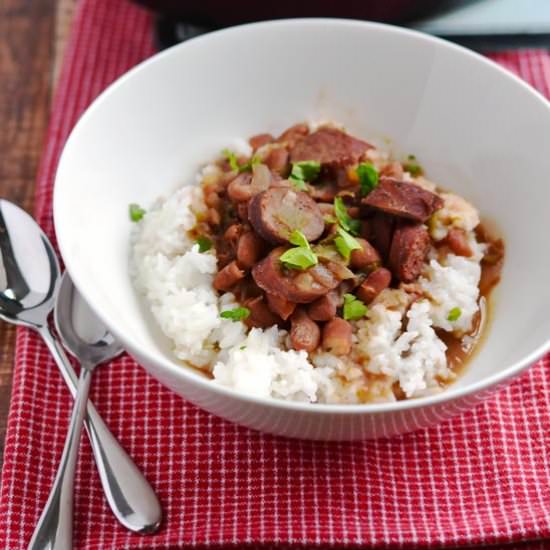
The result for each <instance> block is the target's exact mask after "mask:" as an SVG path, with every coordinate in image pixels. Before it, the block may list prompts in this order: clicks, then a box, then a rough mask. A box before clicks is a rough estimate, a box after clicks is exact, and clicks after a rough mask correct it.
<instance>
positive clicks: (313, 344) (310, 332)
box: [290, 308, 321, 352]
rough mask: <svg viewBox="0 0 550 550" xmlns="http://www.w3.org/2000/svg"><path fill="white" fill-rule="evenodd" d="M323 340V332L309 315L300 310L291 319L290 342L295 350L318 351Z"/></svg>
mask: <svg viewBox="0 0 550 550" xmlns="http://www.w3.org/2000/svg"><path fill="white" fill-rule="evenodd" d="M320 340H321V331H320V329H319V326H318V325H317V323H316V322H315V321H312V320H311V319H310V318H309V316H308V315H307V313H306V312H305V311H304V310H303V309H302V308H298V309H297V310H296V311H295V312H294V313H293V315H292V317H291V318H290V341H291V342H292V347H293V348H294V349H295V350H302V349H303V350H305V351H307V352H310V351H314V350H316V349H317V346H318V345H319V342H320Z"/></svg>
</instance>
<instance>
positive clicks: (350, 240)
mask: <svg viewBox="0 0 550 550" xmlns="http://www.w3.org/2000/svg"><path fill="white" fill-rule="evenodd" d="M336 232H337V233H338V237H336V238H335V239H334V246H336V250H338V252H339V253H340V255H341V256H343V257H344V259H345V260H346V261H347V260H349V258H350V256H351V253H352V251H353V250H360V249H361V245H360V244H359V242H358V241H357V240H356V239H355V238H354V237H352V236H351V235H350V234H349V233H348V232H347V231H345V230H344V229H342V228H341V227H337V228H336Z"/></svg>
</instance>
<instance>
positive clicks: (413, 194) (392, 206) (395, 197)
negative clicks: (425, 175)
mask: <svg viewBox="0 0 550 550" xmlns="http://www.w3.org/2000/svg"><path fill="white" fill-rule="evenodd" d="M362 204H365V205H367V206H370V207H372V208H377V209H378V210H382V211H383V212H387V213H388V214H392V215H394V216H399V217H401V218H406V219H409V220H413V221H416V222H425V221H426V220H427V219H428V218H429V217H430V216H431V215H432V214H433V213H434V212H435V211H436V210H438V209H439V208H441V207H442V206H443V199H442V198H441V197H439V196H438V195H436V194H435V193H431V192H430V191H426V190H425V189H422V187H419V186H418V185H414V184H412V183H407V182H404V181H399V180H396V179H393V178H380V182H379V184H378V186H377V187H375V188H374V189H373V190H372V191H371V192H370V193H369V194H368V195H367V196H366V197H364V198H363V200H362Z"/></svg>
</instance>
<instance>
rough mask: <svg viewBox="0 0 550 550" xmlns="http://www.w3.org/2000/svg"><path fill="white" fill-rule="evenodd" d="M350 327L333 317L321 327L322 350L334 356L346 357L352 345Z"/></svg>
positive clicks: (345, 322)
mask: <svg viewBox="0 0 550 550" xmlns="http://www.w3.org/2000/svg"><path fill="white" fill-rule="evenodd" d="M351 335H352V329H351V325H350V324H349V323H348V322H347V321H344V319H341V318H340V317H335V318H334V319H332V321H329V322H328V323H327V324H326V325H325V326H324V327H323V349H324V350H325V351H328V352H329V353H333V354H334V355H348V354H349V352H350V351H351V345H352V337H351Z"/></svg>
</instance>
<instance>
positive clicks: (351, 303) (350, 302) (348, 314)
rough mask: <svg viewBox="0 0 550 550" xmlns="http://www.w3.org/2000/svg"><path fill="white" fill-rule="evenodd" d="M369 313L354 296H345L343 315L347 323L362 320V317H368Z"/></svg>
mask: <svg viewBox="0 0 550 550" xmlns="http://www.w3.org/2000/svg"><path fill="white" fill-rule="evenodd" d="M367 311H368V308H367V306H366V305H365V304H364V303H363V302H362V301H361V300H358V299H357V298H356V297H355V296H354V295H353V294H344V308H343V314H344V319H345V320H346V321H356V320H357V319H361V317H364V316H365V315H366V313H367Z"/></svg>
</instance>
